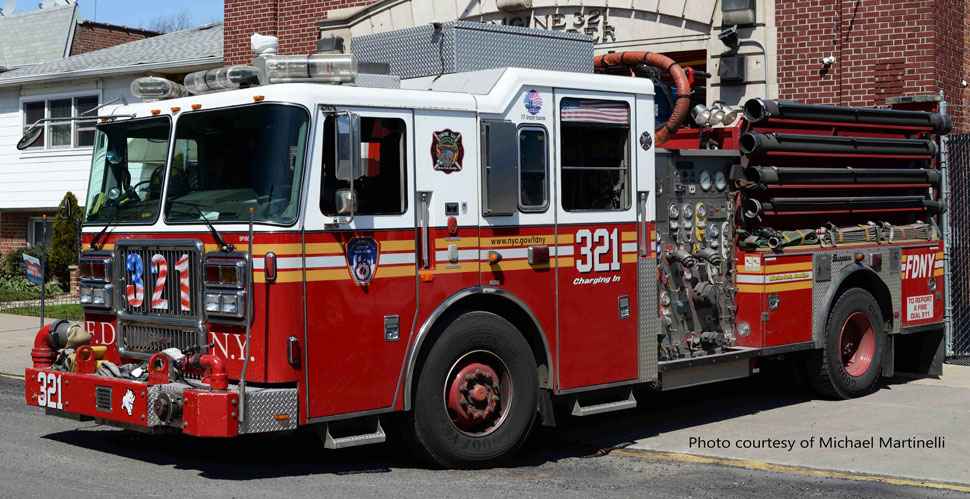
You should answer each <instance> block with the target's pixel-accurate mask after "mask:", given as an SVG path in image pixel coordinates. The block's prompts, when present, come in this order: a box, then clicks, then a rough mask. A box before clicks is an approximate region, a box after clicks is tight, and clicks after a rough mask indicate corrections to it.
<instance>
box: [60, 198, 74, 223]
mask: <svg viewBox="0 0 970 499" xmlns="http://www.w3.org/2000/svg"><path fill="white" fill-rule="evenodd" d="M73 217H74V207H73V206H71V203H69V202H68V200H67V198H64V201H62V202H61V205H60V206H58V207H57V218H60V219H62V220H64V219H70V218H73Z"/></svg>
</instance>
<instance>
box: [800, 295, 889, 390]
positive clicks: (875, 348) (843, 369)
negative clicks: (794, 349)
mask: <svg viewBox="0 0 970 499" xmlns="http://www.w3.org/2000/svg"><path fill="white" fill-rule="evenodd" d="M887 342H888V338H887V336H886V331H885V323H884V322H883V317H882V311H881V309H880V308H879V304H878V303H877V302H876V299H875V298H873V297H872V295H871V294H870V293H869V292H868V291H866V290H864V289H861V288H852V289H850V290H848V291H846V292H845V293H844V294H842V296H840V297H839V299H838V301H836V302H835V305H834V306H833V307H832V310H831V312H829V317H828V320H827V321H826V326H825V347H824V348H823V349H822V350H817V351H815V352H811V353H810V354H809V355H808V356H806V358H805V373H806V374H807V377H808V381H809V382H810V384H811V386H812V388H814V389H815V391H817V392H818V393H820V394H821V395H824V396H826V397H830V398H834V399H849V398H853V397H859V396H862V395H865V394H867V393H869V392H871V391H872V389H873V387H874V386H875V385H876V381H878V380H879V375H880V374H881V373H882V363H883V362H882V361H883V356H884V355H885V351H886V344H887Z"/></svg>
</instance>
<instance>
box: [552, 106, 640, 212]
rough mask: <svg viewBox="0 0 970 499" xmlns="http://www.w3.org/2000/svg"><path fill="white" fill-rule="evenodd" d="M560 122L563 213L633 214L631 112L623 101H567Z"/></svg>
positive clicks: (561, 111)
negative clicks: (604, 212) (629, 212)
mask: <svg viewBox="0 0 970 499" xmlns="http://www.w3.org/2000/svg"><path fill="white" fill-rule="evenodd" d="M559 119H560V124H561V127H560V128H561V130H562V135H561V136H560V144H561V145H560V158H561V161H562V175H561V179H562V182H561V185H562V192H561V197H562V207H563V209H564V210H566V211H591V210H595V211H600V210H602V211H622V210H626V209H629V207H630V106H629V105H628V104H627V103H626V102H622V101H611V100H600V99H577V98H564V99H563V100H562V101H561V102H560V104H559Z"/></svg>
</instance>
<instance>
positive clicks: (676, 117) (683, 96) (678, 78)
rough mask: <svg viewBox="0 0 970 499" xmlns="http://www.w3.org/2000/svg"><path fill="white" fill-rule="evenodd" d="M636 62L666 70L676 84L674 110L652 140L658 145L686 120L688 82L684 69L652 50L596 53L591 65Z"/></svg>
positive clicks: (633, 64) (604, 66)
mask: <svg viewBox="0 0 970 499" xmlns="http://www.w3.org/2000/svg"><path fill="white" fill-rule="evenodd" d="M637 64H648V65H650V66H653V67H655V68H658V69H661V70H663V71H666V72H667V73H668V74H669V75H670V77H671V78H673V79H674V83H675V84H676V85H677V104H676V105H675V106H674V112H673V113H672V114H671V115H670V119H668V120H667V122H666V123H664V124H663V125H660V126H658V127H657V128H656V130H655V132H656V133H655V135H654V140H655V141H656V144H657V145H658V146H659V145H661V144H663V143H664V142H667V140H669V139H670V137H672V136H673V135H674V134H675V133H677V130H679V129H680V127H681V126H682V125H683V124H684V121H685V120H687V114H688V112H689V111H690V98H689V97H690V92H691V90H690V83H689V82H688V81H687V75H686V74H685V73H684V69H683V68H681V67H680V65H678V64H677V63H676V62H674V60H673V59H671V58H669V57H667V56H665V55H662V54H657V53H654V52H614V53H611V54H603V55H598V56H596V57H594V58H593V65H594V66H595V67H597V68H606V67H610V66H631V67H632V66H636V65H637Z"/></svg>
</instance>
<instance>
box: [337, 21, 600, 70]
mask: <svg viewBox="0 0 970 499" xmlns="http://www.w3.org/2000/svg"><path fill="white" fill-rule="evenodd" d="M350 51H351V52H352V53H353V54H354V55H355V56H357V58H358V59H360V60H361V61H367V62H383V63H387V64H389V65H390V67H391V74H394V75H398V76H400V77H401V78H418V77H422V76H432V75H438V74H442V73H456V72H464V71H476V70H480V69H490V68H500V67H506V66H514V67H521V68H530V69H547V70H553V71H573V72H582V73H591V72H592V71H593V39H592V38H591V37H589V36H586V35H580V34H578V33H567V32H561V31H549V30H540V29H531V28H522V27H517V26H503V25H495V24H483V23H475V22H469V21H451V22H447V23H444V24H442V25H441V30H440V31H437V30H435V28H434V27H433V26H431V25H424V26H415V27H413V28H405V29H400V30H394V31H387V32H384V33H375V34H373V35H364V36H359V37H356V38H353V39H352V40H351V43H350Z"/></svg>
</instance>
